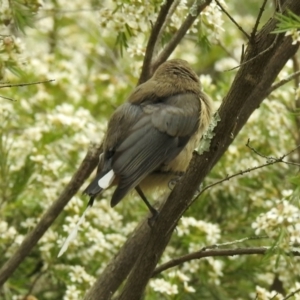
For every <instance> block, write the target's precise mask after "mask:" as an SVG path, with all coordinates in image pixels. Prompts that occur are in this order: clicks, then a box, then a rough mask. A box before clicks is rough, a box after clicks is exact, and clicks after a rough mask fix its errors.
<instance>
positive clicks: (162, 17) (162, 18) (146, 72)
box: [138, 0, 174, 84]
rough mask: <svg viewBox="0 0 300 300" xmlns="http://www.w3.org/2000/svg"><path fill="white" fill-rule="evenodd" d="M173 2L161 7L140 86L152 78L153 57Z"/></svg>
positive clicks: (146, 55)
mask: <svg viewBox="0 0 300 300" xmlns="http://www.w3.org/2000/svg"><path fill="white" fill-rule="evenodd" d="M173 2H174V0H166V3H165V4H163V5H162V6H161V10H160V12H159V14H158V17H157V19H156V22H155V24H154V26H153V28H152V31H151V34H150V37H149V40H148V44H147V48H146V53H145V57H144V62H143V67H142V72H141V76H140V79H139V82H138V84H141V83H143V82H145V81H147V80H148V79H149V77H150V72H151V71H150V68H151V62H152V57H153V52H154V49H155V44H156V41H157V37H158V36H159V34H160V31H161V28H162V26H163V24H164V22H165V19H166V17H167V15H168V11H169V9H170V7H171V5H172V3H173Z"/></svg>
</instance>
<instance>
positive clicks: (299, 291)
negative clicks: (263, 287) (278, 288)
mask: <svg viewBox="0 0 300 300" xmlns="http://www.w3.org/2000/svg"><path fill="white" fill-rule="evenodd" d="M298 293H300V288H299V289H297V290H295V291H294V292H292V293H290V294H288V295H286V297H284V298H283V299H282V300H287V299H290V298H291V297H293V296H295V295H296V294H298Z"/></svg>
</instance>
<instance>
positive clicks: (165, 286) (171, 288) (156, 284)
mask: <svg viewBox="0 0 300 300" xmlns="http://www.w3.org/2000/svg"><path fill="white" fill-rule="evenodd" d="M150 286H151V287H152V288H153V290H154V291H156V292H160V293H163V294H167V295H176V294H178V287H177V285H175V284H171V283H170V282H168V281H166V280H164V279H153V280H151V281H150Z"/></svg>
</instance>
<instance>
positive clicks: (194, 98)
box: [61, 59, 212, 252]
mask: <svg viewBox="0 0 300 300" xmlns="http://www.w3.org/2000/svg"><path fill="white" fill-rule="evenodd" d="M211 116H212V105H211V100H210V99H209V97H208V96H207V95H205V94H204V93H203V92H202V91H201V86H200V82H199V78H198V76H197V74H196V73H195V72H194V71H193V70H192V69H191V67H190V66H189V65H188V63H187V62H186V61H184V60H180V59H173V60H169V61H167V62H165V63H163V64H162V65H161V66H160V67H159V68H158V69H157V70H156V72H155V73H154V75H153V76H152V78H151V79H149V80H148V81H147V82H145V83H143V84H141V85H139V86H137V87H136V88H135V89H134V90H133V92H132V93H131V95H130V96H129V98H128V100H127V102H126V103H124V104H123V105H121V106H120V107H119V108H117V109H116V111H115V112H114V113H113V115H112V116H111V118H110V120H109V123H108V129H107V132H106V135H105V137H104V141H103V153H102V154H101V155H100V159H99V166H98V171H97V175H96V177H95V179H94V180H93V181H92V182H91V183H90V185H89V186H88V187H87V188H86V189H85V191H84V193H85V194H87V195H89V196H90V201H89V203H88V207H90V206H92V205H93V201H94V199H95V197H96V196H97V195H99V194H100V193H101V192H102V191H103V190H105V189H107V188H109V187H110V186H112V185H116V186H117V187H116V189H115V191H114V193H113V196H112V199H111V206H112V207H114V206H115V205H117V204H118V203H119V202H120V201H121V200H122V199H123V198H124V196H125V195H126V194H127V193H128V192H129V191H130V190H132V189H134V188H135V189H136V191H137V192H138V194H139V195H140V196H141V198H142V199H143V201H144V202H145V203H146V205H147V206H148V208H149V210H150V211H151V212H152V215H153V218H156V216H157V211H156V210H155V209H154V208H153V207H152V206H151V205H150V203H149V202H148V200H147V198H146V197H145V195H144V192H143V191H145V190H146V191H147V190H148V189H151V188H157V187H165V188H168V184H169V183H170V181H172V180H176V179H177V178H178V177H180V176H182V175H183V174H184V172H185V171H186V169H187V167H188V165H189V162H190V160H191V158H192V153H193V150H194V149H195V147H196V146H197V145H198V144H199V141H200V138H201V136H202V134H203V132H204V131H205V130H206V128H207V127H208V125H209V123H210V120H211ZM83 217H84V215H83V216H82V218H81V219H80V220H79V224H80V223H81V222H82V219H83ZM76 232H77V228H76V229H75V234H76ZM75 234H73V235H72V234H71V235H70V239H72V238H73V236H74V235H75ZM66 242H67V241H66ZM63 248H64V247H63ZM63 248H62V250H63ZM65 248H66V247H65ZM61 252H62V251H61Z"/></svg>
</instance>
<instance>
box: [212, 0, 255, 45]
mask: <svg viewBox="0 0 300 300" xmlns="http://www.w3.org/2000/svg"><path fill="white" fill-rule="evenodd" d="M215 2H216V3H217V5H218V6H219V7H220V9H221V10H222V11H223V13H224V14H225V15H226V16H227V17H228V18H229V19H230V20H231V22H232V23H233V24H234V25H235V26H236V27H237V28H238V29H239V30H240V31H241V32H242V33H243V34H244V35H245V36H246V37H247V39H248V40H250V35H249V34H248V33H247V32H246V31H245V30H244V29H243V28H242V27H241V26H240V25H239V24H238V23H237V22H236V21H235V20H234V18H233V17H232V16H231V15H230V14H229V13H228V12H227V11H226V9H225V8H224V7H223V6H222V5H221V3H220V2H219V1H218V0H215Z"/></svg>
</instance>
